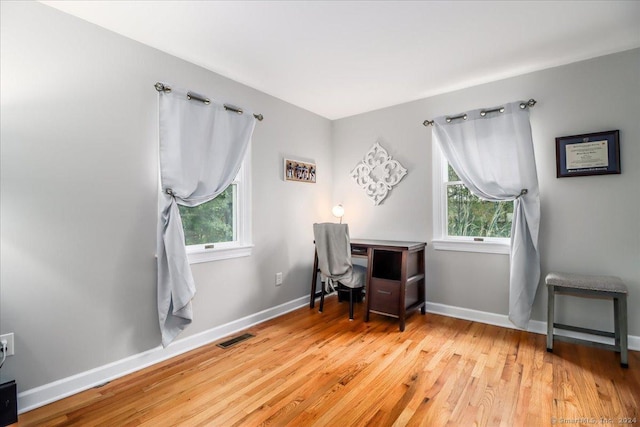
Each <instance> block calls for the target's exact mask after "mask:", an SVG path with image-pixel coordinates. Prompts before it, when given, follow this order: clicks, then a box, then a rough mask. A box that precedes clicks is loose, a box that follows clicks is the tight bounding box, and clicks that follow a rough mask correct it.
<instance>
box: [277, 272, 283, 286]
mask: <svg viewBox="0 0 640 427" xmlns="http://www.w3.org/2000/svg"><path fill="white" fill-rule="evenodd" d="M280 285H282V273H276V286H280Z"/></svg>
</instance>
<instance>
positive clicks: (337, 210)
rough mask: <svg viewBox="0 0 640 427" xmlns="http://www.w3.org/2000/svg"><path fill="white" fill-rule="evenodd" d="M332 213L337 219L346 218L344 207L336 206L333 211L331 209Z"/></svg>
mask: <svg viewBox="0 0 640 427" xmlns="http://www.w3.org/2000/svg"><path fill="white" fill-rule="evenodd" d="M331 213H332V214H333V216H335V217H336V218H342V217H343V216H344V208H343V207H342V205H335V206H334V207H333V209H331Z"/></svg>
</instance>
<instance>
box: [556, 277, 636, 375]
mask: <svg viewBox="0 0 640 427" xmlns="http://www.w3.org/2000/svg"><path fill="white" fill-rule="evenodd" d="M545 283H546V284H547V291H548V296H549V302H548V306H547V351H549V352H552V351H553V340H554V339H556V340H559V341H566V342H571V343H577V344H587V345H591V346H594V347H600V348H605V349H607V350H613V351H616V352H619V353H620V365H621V366H622V367H623V368H628V367H629V365H628V349H627V345H628V337H627V294H628V290H627V287H626V285H625V284H624V283H623V282H622V280H620V279H619V278H618V277H612V276H585V275H580V274H570V273H549V274H547V277H546V278H545ZM556 294H565V295H574V296H581V297H590V298H594V297H595V298H611V299H613V315H614V321H613V323H614V332H605V331H599V330H595V329H587V328H579V327H576V326H570V325H563V324H561V323H555V322H554V311H555V309H554V299H555V295H556ZM554 328H556V329H564V330H567V331H573V332H581V333H585V334H591V335H598V336H603V337H608V338H613V339H614V340H615V344H614V345H610V344H603V343H599V342H595V341H589V340H586V339H578V338H570V337H565V336H562V335H556V334H554Z"/></svg>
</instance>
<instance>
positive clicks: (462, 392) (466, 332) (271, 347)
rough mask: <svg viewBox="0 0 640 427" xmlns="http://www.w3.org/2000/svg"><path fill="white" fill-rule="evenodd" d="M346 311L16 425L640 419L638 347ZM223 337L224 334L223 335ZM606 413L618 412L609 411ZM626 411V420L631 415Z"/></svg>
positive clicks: (284, 322)
mask: <svg viewBox="0 0 640 427" xmlns="http://www.w3.org/2000/svg"><path fill="white" fill-rule="evenodd" d="M357 310H359V311H357V313H356V315H357V317H356V320H354V321H353V322H349V321H348V318H347V317H348V315H347V312H348V304H347V303H338V302H337V300H336V299H335V297H330V298H328V299H327V301H326V303H325V312H324V313H318V312H317V307H316V310H311V309H309V308H307V307H305V308H302V309H299V310H296V311H295V312H292V313H289V314H286V315H284V316H282V317H279V318H277V319H273V320H271V321H268V322H265V323H263V324H260V325H258V326H255V327H253V328H250V329H248V330H247V332H250V333H252V334H254V335H255V337H254V338H250V339H249V340H247V341H244V342H242V343H240V344H237V345H235V346H234V347H231V348H229V349H226V350H225V349H221V348H219V347H217V346H215V345H214V344H212V345H208V346H205V347H202V348H199V349H197V350H194V351H192V352H190V353H187V354H184V355H181V356H179V357H176V358H174V359H171V360H169V361H166V362H163V363H161V364H158V365H155V366H152V367H150V368H147V369H144V370H142V371H139V372H137V373H134V374H131V375H128V376H126V377H123V378H120V379H118V380H115V381H112V382H111V383H109V384H106V385H104V386H102V387H99V388H94V389H91V390H87V391H85V392H83V393H80V394H77V395H75V396H71V397H69V398H67V399H64V400H61V401H58V402H55V403H52V404H50V405H47V406H44V407H42V408H38V409H35V410H33V411H30V412H28V413H25V414H22V415H20V417H19V423H18V425H20V426H31V425H37V426H43V425H44V426H54V425H81V426H93V425H104V426H137V425H148V426H175V425H184V426H197V425H205V426H234V425H237V426H260V425H274V426H284V425H289V426H311V425H317V426H364V425H370V426H391V425H395V426H403V425H424V426H445V425H451V426H472V425H488V426H509V427H511V426H546V425H552V424H553V423H554V421H555V423H556V424H557V425H561V424H563V425H573V426H577V425H593V424H592V422H593V423H594V424H597V425H620V424H621V422H622V421H625V419H629V420H628V421H633V420H634V419H635V424H636V425H640V423H638V421H640V414H639V410H638V408H639V407H640V353H639V352H636V351H631V352H630V353H629V369H622V368H621V367H620V365H619V357H618V355H617V354H615V353H613V352H608V351H605V350H599V349H593V348H590V347H586V346H578V345H575V344H568V343H561V342H559V343H557V344H555V348H554V353H547V352H546V346H545V336H544V335H537V334H532V333H527V332H522V331H517V330H512V329H505V328H500V327H496V326H490V325H485V324H481V323H475V322H470V321H465V320H459V319H454V318H449V317H443V316H438V315H433V314H427V315H425V316H421V315H420V313H419V312H417V313H414V314H413V315H411V316H410V317H409V319H408V321H407V327H406V330H405V331H404V332H399V330H398V324H397V322H396V321H394V320H393V319H390V318H386V317H382V316H377V315H372V317H371V321H370V322H369V323H364V322H363V321H362V320H361V319H362V311H361V310H362V304H358V308H357ZM221 341H222V340H221ZM603 421H611V422H610V423H606V422H603ZM628 424H629V423H628Z"/></svg>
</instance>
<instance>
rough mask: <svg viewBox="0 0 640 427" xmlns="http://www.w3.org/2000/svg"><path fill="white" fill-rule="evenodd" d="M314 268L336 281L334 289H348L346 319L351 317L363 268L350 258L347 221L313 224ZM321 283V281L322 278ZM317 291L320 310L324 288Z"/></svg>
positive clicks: (359, 288)
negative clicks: (315, 260) (316, 262)
mask: <svg viewBox="0 0 640 427" xmlns="http://www.w3.org/2000/svg"><path fill="white" fill-rule="evenodd" d="M313 235H314V238H315V243H316V255H317V257H318V269H319V270H320V274H321V275H322V276H323V277H325V278H327V279H328V280H327V281H326V282H327V285H330V284H331V282H333V283H337V284H338V292H340V291H348V292H349V320H353V301H354V297H355V296H356V295H357V294H359V295H361V294H362V289H363V288H364V285H365V281H366V277H367V269H366V268H365V267H363V266H361V265H357V264H355V265H354V264H353V263H352V262H351V242H350V240H349V226H348V225H347V224H334V223H322V224H313ZM323 283H324V282H323ZM324 286H325V285H324V284H323V289H322V292H321V293H320V312H322V310H323V309H324V294H325V289H324Z"/></svg>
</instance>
